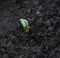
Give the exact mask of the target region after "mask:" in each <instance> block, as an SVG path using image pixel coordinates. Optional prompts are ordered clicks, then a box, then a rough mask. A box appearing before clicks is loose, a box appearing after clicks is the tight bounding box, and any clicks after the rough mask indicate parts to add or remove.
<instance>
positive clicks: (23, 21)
mask: <svg viewBox="0 0 60 58" xmlns="http://www.w3.org/2000/svg"><path fill="white" fill-rule="evenodd" d="M19 22H20V24H21V25H22V26H23V29H24V30H25V32H29V29H30V27H29V23H28V21H27V20H26V19H20V20H19Z"/></svg>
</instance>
